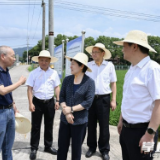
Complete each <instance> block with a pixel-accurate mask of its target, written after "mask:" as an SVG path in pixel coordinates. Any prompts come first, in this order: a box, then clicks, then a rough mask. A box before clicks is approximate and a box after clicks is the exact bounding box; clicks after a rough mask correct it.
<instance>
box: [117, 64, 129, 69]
mask: <svg viewBox="0 0 160 160" xmlns="http://www.w3.org/2000/svg"><path fill="white" fill-rule="evenodd" d="M129 67H130V66H127V65H115V69H116V70H126V69H129Z"/></svg>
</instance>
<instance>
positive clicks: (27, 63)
mask: <svg viewBox="0 0 160 160" xmlns="http://www.w3.org/2000/svg"><path fill="white" fill-rule="evenodd" d="M28 45H29V44H28V38H27V65H28Z"/></svg>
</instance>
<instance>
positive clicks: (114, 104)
mask: <svg viewBox="0 0 160 160" xmlns="http://www.w3.org/2000/svg"><path fill="white" fill-rule="evenodd" d="M110 106H111V109H112V111H114V110H115V109H116V106H117V104H116V101H115V100H112V101H111V103H110Z"/></svg>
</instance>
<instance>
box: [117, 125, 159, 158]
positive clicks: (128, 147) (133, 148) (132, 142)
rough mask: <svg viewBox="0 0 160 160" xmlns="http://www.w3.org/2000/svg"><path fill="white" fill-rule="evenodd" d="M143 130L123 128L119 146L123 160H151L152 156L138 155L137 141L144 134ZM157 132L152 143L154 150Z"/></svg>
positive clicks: (144, 130) (144, 129)
mask: <svg viewBox="0 0 160 160" xmlns="http://www.w3.org/2000/svg"><path fill="white" fill-rule="evenodd" d="M146 129H147V128H146V127H144V128H126V127H124V126H123V128H122V131H121V134H120V144H121V148H122V157H123V160H152V159H153V156H152V154H142V153H140V147H139V141H140V139H141V137H142V136H143V135H144V134H145V132H146ZM157 140H158V132H157V133H156V134H155V137H154V141H155V146H154V149H155V150H156V145H157Z"/></svg>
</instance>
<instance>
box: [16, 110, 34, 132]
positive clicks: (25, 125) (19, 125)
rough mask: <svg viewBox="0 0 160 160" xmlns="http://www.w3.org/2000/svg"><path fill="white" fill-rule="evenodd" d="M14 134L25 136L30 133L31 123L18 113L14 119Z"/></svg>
mask: <svg viewBox="0 0 160 160" xmlns="http://www.w3.org/2000/svg"><path fill="white" fill-rule="evenodd" d="M15 126H16V132H18V133H20V134H27V133H28V132H30V131H31V122H30V121H29V120H28V119H27V118H25V117H24V116H23V115H21V114H20V113H16V117H15Z"/></svg>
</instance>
